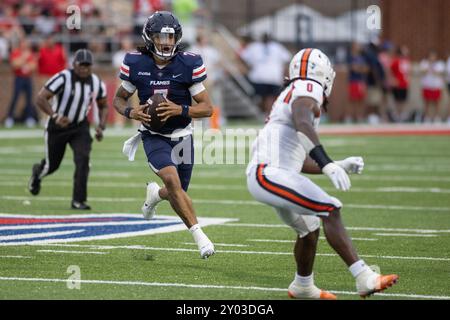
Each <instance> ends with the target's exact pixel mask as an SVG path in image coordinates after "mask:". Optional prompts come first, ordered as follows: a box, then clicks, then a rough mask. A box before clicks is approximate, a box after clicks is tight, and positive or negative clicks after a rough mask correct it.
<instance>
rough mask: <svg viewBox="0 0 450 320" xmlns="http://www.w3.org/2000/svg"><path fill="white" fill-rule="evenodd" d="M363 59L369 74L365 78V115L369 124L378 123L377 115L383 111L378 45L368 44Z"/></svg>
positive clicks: (382, 75) (382, 71)
mask: <svg viewBox="0 0 450 320" xmlns="http://www.w3.org/2000/svg"><path fill="white" fill-rule="evenodd" d="M364 57H365V59H366V62H367V64H368V66H369V72H368V73H367V77H366V84H367V103H366V104H367V113H368V114H369V118H368V120H369V122H370V123H378V122H379V115H380V114H381V113H382V111H380V110H384V107H385V106H382V103H383V84H384V82H385V74H384V70H383V66H382V65H381V62H380V60H379V59H378V44H377V43H376V42H375V41H372V42H371V43H369V45H368V46H367V48H366V49H365V51H364Z"/></svg>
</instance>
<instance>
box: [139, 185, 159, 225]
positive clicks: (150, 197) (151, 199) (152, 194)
mask: <svg viewBox="0 0 450 320" xmlns="http://www.w3.org/2000/svg"><path fill="white" fill-rule="evenodd" d="M159 189H160V187H159V186H158V184H157V183H156V182H151V183H148V184H147V197H146V199H145V202H144V204H143V206H142V208H141V209H142V213H143V214H144V219H146V220H151V219H153V217H154V216H155V214H156V206H157V205H158V203H159V202H161V198H160V197H159V193H158V192H159Z"/></svg>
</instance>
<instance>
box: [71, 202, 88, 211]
mask: <svg viewBox="0 0 450 320" xmlns="http://www.w3.org/2000/svg"><path fill="white" fill-rule="evenodd" d="M71 207H72V209H75V210H91V207H90V206H89V205H88V204H86V203H85V202H78V201H72V204H71Z"/></svg>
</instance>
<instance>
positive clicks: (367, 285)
mask: <svg viewBox="0 0 450 320" xmlns="http://www.w3.org/2000/svg"><path fill="white" fill-rule="evenodd" d="M398 279H399V276H398V275H396V274H389V275H382V274H378V273H375V272H371V273H368V272H362V273H361V274H360V275H358V277H357V278H356V289H357V291H358V294H359V295H360V296H361V298H364V299H365V298H367V297H369V296H370V295H372V294H374V293H377V292H381V291H383V290H386V289H387V288H389V287H392V286H393V285H394V284H396V283H397V281H398Z"/></svg>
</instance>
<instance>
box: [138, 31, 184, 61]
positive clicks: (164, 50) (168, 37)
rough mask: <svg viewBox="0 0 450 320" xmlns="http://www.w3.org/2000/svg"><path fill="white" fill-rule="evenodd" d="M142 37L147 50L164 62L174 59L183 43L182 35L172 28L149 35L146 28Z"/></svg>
mask: <svg viewBox="0 0 450 320" xmlns="http://www.w3.org/2000/svg"><path fill="white" fill-rule="evenodd" d="M142 37H143V38H144V41H145V43H146V46H147V48H148V49H149V50H150V51H151V52H152V53H153V54H154V55H156V56H157V57H158V58H159V59H161V60H164V61H167V60H170V59H172V57H173V56H174V55H175V54H176V50H177V47H178V44H179V43H180V41H181V34H180V33H176V32H175V29H174V28H171V27H163V28H162V29H161V32H152V33H150V34H148V33H147V32H146V30H145V26H144V30H143V34H142Z"/></svg>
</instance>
